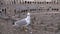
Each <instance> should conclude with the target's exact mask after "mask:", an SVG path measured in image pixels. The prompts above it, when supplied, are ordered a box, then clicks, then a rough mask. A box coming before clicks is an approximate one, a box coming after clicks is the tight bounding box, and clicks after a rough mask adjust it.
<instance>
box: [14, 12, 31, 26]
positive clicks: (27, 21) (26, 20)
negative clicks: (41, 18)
mask: <svg viewBox="0 0 60 34" xmlns="http://www.w3.org/2000/svg"><path fill="white" fill-rule="evenodd" d="M29 24H30V13H27V17H26V18H24V19H21V20H18V21H16V22H15V24H14V25H13V26H16V27H22V26H28V25H29Z"/></svg>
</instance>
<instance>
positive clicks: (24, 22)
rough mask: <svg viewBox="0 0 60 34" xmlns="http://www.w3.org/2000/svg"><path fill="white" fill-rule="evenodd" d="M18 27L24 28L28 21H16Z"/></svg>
mask: <svg viewBox="0 0 60 34" xmlns="http://www.w3.org/2000/svg"><path fill="white" fill-rule="evenodd" d="M15 23H16V24H17V25H19V26H24V25H26V24H27V22H26V20H25V19H22V20H19V21H16V22H15Z"/></svg>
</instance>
